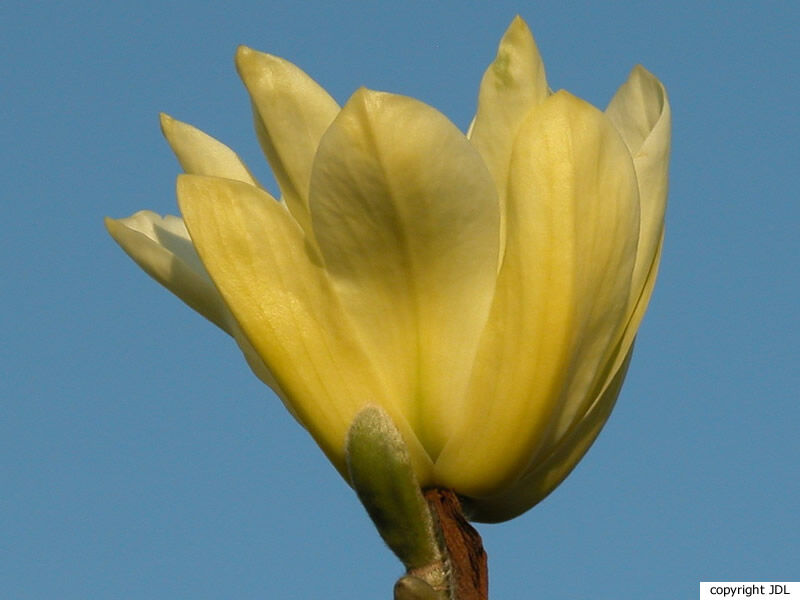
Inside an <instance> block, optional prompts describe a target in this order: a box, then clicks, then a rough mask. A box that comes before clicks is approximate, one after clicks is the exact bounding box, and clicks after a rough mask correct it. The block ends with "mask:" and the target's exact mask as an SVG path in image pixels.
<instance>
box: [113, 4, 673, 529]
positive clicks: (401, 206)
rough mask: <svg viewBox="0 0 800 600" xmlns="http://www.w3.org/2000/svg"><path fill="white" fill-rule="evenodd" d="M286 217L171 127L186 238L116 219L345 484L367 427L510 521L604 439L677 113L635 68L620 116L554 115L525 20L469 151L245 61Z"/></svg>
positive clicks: (427, 114)
mask: <svg viewBox="0 0 800 600" xmlns="http://www.w3.org/2000/svg"><path fill="white" fill-rule="evenodd" d="M236 65H237V68H238V71H239V74H240V75H241V78H242V80H243V81H244V84H245V86H246V87H247V90H248V92H249V94H250V98H251V100H252V105H253V110H254V115H255V128H256V132H257V134H258V139H259V141H260V143H261V146H262V148H263V150H264V153H265V155H266V157H267V160H268V161H269V163H270V165H271V167H272V170H273V172H274V174H275V177H276V179H277V182H278V185H279V187H280V194H281V198H280V200H276V199H275V198H273V197H272V196H271V195H270V194H269V192H267V191H266V190H265V189H264V188H263V187H262V186H260V185H259V183H258V182H257V181H256V180H255V178H254V177H253V176H252V175H251V173H250V171H249V170H248V169H247V167H246V166H245V165H244V164H243V163H242V161H241V160H240V159H239V158H238V157H237V156H236V154H235V153H234V152H233V151H232V150H231V149H229V148H228V147H227V146H225V145H223V144H222V143H220V142H218V141H217V140H215V139H213V138H211V137H209V136H208V135H206V134H205V133H202V132H200V131H199V130H197V129H195V128H194V127H192V126H190V125H187V124H185V123H181V122H179V121H177V120H174V119H172V118H170V117H167V116H162V120H161V126H162V129H163V132H164V135H165V136H166V138H167V141H168V142H169V144H170V146H171V147H172V149H173V150H174V152H175V154H176V155H177V158H178V160H179V162H180V164H181V166H182V167H183V169H184V171H185V172H186V174H184V175H181V176H180V177H179V178H178V183H177V195H178V204H179V206H180V210H181V214H182V215H183V218H182V219H181V218H178V217H173V216H167V217H163V218H162V217H160V216H159V215H157V214H155V213H152V212H139V213H137V214H135V215H133V216H132V217H129V218H126V219H120V220H112V219H107V221H106V225H107V227H108V230H109V232H110V233H111V235H112V236H113V237H114V239H115V240H116V241H117V242H118V243H119V244H120V245H121V246H122V248H123V249H124V250H125V251H126V252H127V253H128V254H129V255H130V256H131V257H132V258H133V259H134V260H135V261H136V262H137V263H138V264H139V265H140V266H141V267H142V268H143V269H144V270H145V271H147V272H148V273H149V274H150V275H151V276H153V277H154V278H155V279H156V280H158V281H159V282H160V283H161V284H162V285H164V286H165V287H167V288H168V289H169V290H170V291H172V292H173V293H174V294H176V295H177V296H178V297H179V298H181V299H182V300H183V301H184V302H186V303H187V304H188V305H189V306H191V307H192V308H194V309H195V310H196V311H198V312H199V313H201V314H202V315H203V316H205V317H206V318H208V319H209V320H210V321H212V322H213V323H215V324H216V325H217V326H219V327H220V328H221V329H223V330H224V331H226V332H227V333H228V334H230V335H231V336H232V337H233V338H234V339H235V340H236V342H237V344H238V345H239V347H240V348H241V349H242V351H243V353H244V355H245V357H246V359H247V361H248V363H249V365H250V366H251V368H252V369H253V371H254V372H255V373H256V375H257V376H258V377H260V378H261V379H262V380H263V381H264V382H265V383H266V384H267V385H269V386H270V387H271V388H272V389H273V390H274V391H275V393H276V394H277V395H278V396H279V397H280V398H281V400H282V401H283V402H284V404H285V405H286V407H287V408H288V409H289V411H291V413H292V414H293V415H294V417H295V418H296V419H297V420H298V421H299V422H300V423H301V424H302V426H303V427H305V428H306V429H307V430H308V432H309V433H310V434H311V435H312V436H313V438H314V439H315V440H316V442H317V443H318V444H319V446H320V447H321V448H322V450H323V451H324V452H325V454H326V455H327V456H328V458H329V459H330V460H331V462H332V463H333V464H334V465H335V466H336V467H337V468H338V469H339V471H340V472H341V473H342V474H343V475H344V476H345V477H347V472H346V468H345V457H344V444H345V438H346V435H347V431H348V427H349V426H350V424H351V422H352V421H353V418H354V416H355V415H356V414H357V413H358V412H359V411H360V410H361V409H363V408H364V407H366V406H368V405H378V406H381V407H382V408H383V409H385V411H386V412H387V413H388V414H389V415H390V416H391V418H392V420H393V421H394V423H395V424H396V426H397V428H398V429H399V431H400V432H401V434H402V437H403V439H404V440H405V443H406V445H407V446H408V449H409V454H410V458H411V463H412V465H413V470H414V473H415V474H416V476H417V479H418V481H419V483H420V485H422V486H425V487H429V486H438V487H444V488H449V489H452V490H454V491H456V492H457V493H458V494H460V495H461V496H462V497H463V498H464V503H465V506H466V509H467V510H468V511H469V514H470V515H471V517H472V518H473V519H475V520H484V521H500V520H505V519H509V518H512V517H514V516H516V515H518V514H520V513H522V512H524V511H525V510H527V509H528V508H530V507H531V506H533V505H534V504H536V503H537V502H538V501H540V500H541V499H542V498H544V497H545V496H546V495H547V494H548V493H549V492H550V491H552V490H553V488H555V487H556V486H557V485H558V484H559V483H560V482H561V481H562V480H563V479H564V477H566V475H567V474H568V473H569V472H570V471H571V469H572V468H573V467H574V466H575V464H576V463H577V462H578V460H579V459H580V458H581V457H582V456H583V454H584V453H585V452H586V450H587V449H588V447H589V446H590V444H591V443H592V442H593V440H594V439H595V437H596V436H597V434H598V432H599V430H600V428H601V427H602V426H603V424H604V422H605V421H606V419H607V418H608V415H609V413H610V411H611V408H612V406H613V404H614V401H615V399H616V397H617V394H618V393H619V390H620V386H621V385H622V380H623V378H624V376H625V371H626V369H627V366H628V362H629V361H630V356H631V349H632V346H633V341H634V337H635V335H636V331H637V328H638V326H639V323H640V321H641V319H642V316H643V313H644V311H645V308H646V306H647V303H648V300H649V298H650V294H651V291H652V289H653V283H654V280H655V276H656V271H657V267H658V261H659V256H660V252H661V243H662V238H663V222H664V209H665V203H666V192H667V163H668V153H669V143H670V111H669V105H668V103H667V98H666V93H665V91H664V88H663V86H662V85H661V83H660V82H659V81H658V80H657V79H656V78H655V77H653V76H652V75H651V74H650V73H648V72H647V71H646V70H645V69H643V68H642V67H636V68H634V69H633V71H632V73H631V75H630V77H629V79H628V81H627V82H626V83H625V84H623V85H622V87H621V88H620V89H619V91H618V92H617V93H616V95H615V96H614V98H613V99H612V100H611V103H610V104H609V106H608V108H607V109H606V111H605V112H602V111H600V110H598V109H596V108H594V107H593V106H591V105H589V104H588V103H586V102H584V101H583V100H580V99H578V98H576V97H575V96H572V95H570V94H569V93H568V92H566V91H559V92H556V93H552V92H551V91H550V89H549V88H548V84H547V81H546V79H545V71H544V66H543V64H542V60H541V58H540V56H539V52H538V50H537V48H536V45H535V43H534V40H533V37H532V36H531V34H530V31H529V30H528V27H527V25H526V24H525V23H524V21H522V19H520V18H516V19H515V20H514V21H513V22H512V24H511V26H510V27H509V29H508V31H507V32H506V34H505V36H504V37H503V39H502V41H501V43H500V46H499V50H498V53H497V57H496V58H495V60H494V62H493V63H492V64H491V65H490V66H489V68H488V69H487V71H486V73H485V75H484V77H483V80H482V82H481V86H480V92H479V97H478V109H477V114H476V115H475V118H474V121H473V123H472V125H471V127H470V129H469V132H468V133H467V134H466V135H465V134H463V133H461V132H460V131H459V130H458V129H457V128H456V127H455V126H454V125H453V124H452V123H451V122H450V121H449V120H448V119H447V118H446V117H444V116H443V115H442V114H441V113H439V112H438V111H436V110H435V109H434V108H431V107H430V106H427V105H425V104H423V103H422V102H419V101H417V100H414V99H412V98H408V97H405V96H399V95H395V94H389V93H384V92H376V91H371V90H367V89H363V88H362V89H359V90H358V91H356V92H355V93H354V94H353V96H352V97H351V98H350V99H349V100H348V101H347V103H346V104H345V105H344V106H343V107H339V106H338V105H337V103H336V102H335V101H334V100H333V99H332V98H331V97H330V96H329V95H328V94H327V93H326V92H325V91H324V90H323V89H322V88H321V87H320V86H318V85H317V84H316V83H315V82H314V81H313V80H312V79H311V78H310V77H308V75H306V74H305V73H304V72H302V71H301V70H300V69H299V68H297V67H296V66H294V65H292V64H291V63H289V62H287V61H285V60H282V59H280V58H277V57H275V56H271V55H268V54H262V53H259V52H256V51H254V50H250V49H248V48H240V49H239V50H238V52H237V55H236Z"/></svg>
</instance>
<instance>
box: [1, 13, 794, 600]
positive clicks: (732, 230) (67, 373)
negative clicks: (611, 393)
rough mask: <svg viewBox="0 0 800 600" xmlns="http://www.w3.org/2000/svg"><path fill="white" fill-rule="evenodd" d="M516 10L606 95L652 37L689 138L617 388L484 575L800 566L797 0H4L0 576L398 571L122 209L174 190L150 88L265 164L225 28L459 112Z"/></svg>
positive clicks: (71, 578)
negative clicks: (136, 241)
mask: <svg viewBox="0 0 800 600" xmlns="http://www.w3.org/2000/svg"><path fill="white" fill-rule="evenodd" d="M515 13H520V14H521V15H522V16H523V17H524V18H525V19H526V20H527V21H528V23H529V25H530V26H531V28H532V30H533V32H534V35H535V36H536V39H537V42H538V44H539V47H540V49H541V52H542V54H543V56H544V59H545V62H546V65H547V72H548V78H549V81H550V83H551V85H552V86H553V87H554V88H562V87H563V88H567V89H569V90H570V91H572V92H574V93H576V94H578V95H580V96H582V97H584V98H586V99H588V100H590V101H591V102H593V103H595V104H598V105H600V106H605V104H606V102H607V101H608V100H609V99H610V97H611V95H612V94H613V92H614V90H615V89H616V87H617V86H618V85H619V84H620V83H622V81H623V80H624V79H625V77H626V76H627V73H628V71H629V69H630V68H631V66H632V65H633V64H634V63H636V62H641V63H642V64H644V65H645V66H646V67H647V68H648V69H650V70H651V71H653V72H654V73H655V74H657V75H658V76H659V77H660V78H661V79H662V80H663V81H664V83H665V84H666V86H667V89H668V91H669V94H670V98H671V102H672V107H673V116H674V132H673V140H674V142H673V159H672V173H671V197H670V205H669V212H668V223H667V226H668V233H667V240H666V246H665V250H664V257H663V262H662V271H661V276H660V280H659V282H658V286H657V288H656V292H655V295H654V298H653V301H652V303H651V307H650V311H649V313H648V315H647V317H646V319H645V321H644V324H643V326H642V329H641V333H640V337H639V341H638V345H637V351H636V355H635V358H634V361H633V364H632V367H631V370H630V374H629V376H628V380H627V383H626V385H625V388H624V390H623V393H622V395H621V397H620V400H619V402H618V405H617V408H616V410H615V412H614V414H613V415H612V418H611V420H610V422H609V423H608V425H607V427H606V429H605V430H604V432H603V433H602V435H601V437H600V439H599V440H598V442H597V443H596V445H595V446H594V447H593V449H592V450H591V451H590V453H589V454H588V456H587V457H586V459H585V460H584V461H583V462H582V463H581V465H580V466H579V467H578V468H577V469H576V471H575V472H574V473H573V474H572V475H571V477H570V478H569V479H568V480H567V481H566V482H565V483H564V484H563V485H562V486H561V487H560V488H559V489H558V490H557V491H556V492H555V493H554V494H552V495H551V496H550V497H549V498H548V499H547V500H546V501H544V502H543V503H542V504H541V505H539V506H538V507H537V508H535V509H534V510H532V511H530V512H529V513H527V514H526V515H524V516H523V517H521V518H518V519H516V520H514V521H512V522H509V523H506V524H501V525H491V526H480V532H481V533H482V535H483V538H484V542H485V545H486V547H487V549H488V552H489V557H490V574H491V588H492V592H493V595H494V598H498V599H506V598H509V599H510V598H520V599H527V598H543V599H544V598H546V599H576V598H578V599H580V598H593V599H599V600H602V599H605V598H608V599H612V598H613V599H617V598H654V599H666V600H670V599H675V598H694V597H696V596H697V593H698V592H697V589H698V581H700V580H795V581H796V580H800V566H798V565H799V564H800V563H798V557H800V536H799V535H798V532H799V531H800V522H799V521H800V517H799V516H798V497H799V496H800V484H799V483H798V481H800V477H798V459H799V458H800V407H799V406H798V396H799V394H798V389H800V377H798V373H799V370H798V365H797V363H798V357H799V354H800V353H798V333H800V327H798V325H799V323H798V316H797V315H798V295H799V294H798V292H800V284H799V282H798V258H799V256H800V251H799V250H800V248H799V245H800V244H799V241H798V239H799V238H800V200H799V199H798V186H797V177H798V167H800V152H799V151H798V140H800V127H799V125H800V117H799V116H798V115H800V111H798V104H799V103H800V87H799V86H798V80H800V73H799V71H800V60H799V59H800V45H799V42H798V40H799V39H800V37H799V36H798V31H800V4H798V3H796V2H756V1H753V2H734V1H731V2H667V3H663V2H658V3H656V2H652V3H640V2H627V3H626V2H596V3H581V2H552V3H541V2H507V1H500V2H493V3H489V2H392V3H388V2H386V3H378V2H375V3H357V2H353V3H350V4H345V3H340V2H336V3H334V2H330V3H328V2H324V3H323V2H296V3H290V2H285V3H277V2H270V1H260V2H228V3H222V2H219V3H212V2H194V3H192V2H166V1H165V2H149V1H145V2H138V3H133V2H131V3H114V2H107V3H95V2H77V1H76V2H63V3H59V2H49V3H38V2H28V3H20V2H10V3H9V2H6V3H4V4H3V6H2V8H0V49H1V51H2V60H0V128H2V129H1V131H0V140H1V143H0V165H1V166H0V168H1V169H2V173H3V180H4V185H3V191H2V196H1V197H2V207H3V210H2V214H3V220H4V223H5V226H4V228H3V229H4V231H3V234H2V236H0V261H2V264H1V265H0V267H1V268H0V277H2V285H1V286H0V294H1V295H0V303H1V305H2V310H0V319H2V345H0V365H2V375H1V376H0V482H1V486H2V487H0V597H2V598H9V599H17V598H20V599H22V598H24V599H48V600H49V599H52V598H59V599H62V600H68V599H69V600H71V599H86V598H114V599H139V598H154V599H161V598H164V599H166V598H169V599H175V598H192V599H217V598H218V599H227V598H237V599H251V598H252V599H256V598H259V599H260V598H298V599H316V598H325V599H329V600H335V599H345V598H347V599H349V598H390V597H391V586H392V584H393V582H394V580H395V578H396V577H397V576H399V575H400V573H401V571H402V569H401V567H400V564H399V563H398V562H397V561H396V559H395V558H394V557H393V556H392V555H391V553H390V552H389V551H388V550H386V549H385V548H384V547H383V546H382V543H381V541H380V540H379V538H378V536H377V534H376V533H375V532H374V530H373V528H372V525H371V523H370V522H369V521H368V519H367V517H366V515H365V513H364V512H363V509H362V507H361V506H360V504H359V503H358V501H357V500H356V498H355V496H354V494H353V493H352V492H351V491H350V489H349V488H348V487H347V486H346V485H345V484H344V482H343V481H342V480H340V478H339V477H338V475H337V474H336V473H335V472H334V470H333V469H332V468H331V467H330V466H329V464H328V463H327V462H326V460H325V459H324V458H323V456H322V454H321V452H319V450H318V449H317V448H316V446H315V445H314V444H313V442H312V441H311V439H310V438H309V437H308V436H307V435H306V434H305V432H304V431H303V430H301V429H300V427H299V426H297V425H296V424H295V423H294V421H293V420H292V419H291V418H290V417H289V415H288V414H287V413H286V411H285V410H284V409H283V407H282V406H281V405H280V404H279V402H278V401H277V400H276V399H275V398H274V396H272V394H271V393H270V392H269V390H267V389H266V388H264V387H263V386H262V385H261V384H260V383H259V382H258V381H257V380H256V379H255V378H254V377H253V376H252V375H251V374H250V372H249V371H248V369H247V367H246V366H245V364H244V361H243V360H242V359H241V357H240V354H239V353H238V351H237V350H236V348H235V347H234V345H233V343H232V342H231V341H230V340H229V339H228V338H227V337H226V336H225V335H223V334H222V333H220V332H219V331H218V330H216V328H214V327H213V326H212V325H210V324H209V323H207V322H205V321H204V320H203V319H202V318H201V317H199V316H198V315H196V314H194V313H193V312H192V311H190V310H189V309H188V308H186V307H184V306H183V305H182V304H181V303H180V302H179V301H178V300H176V299H175V298H174V297H172V296H171V295H170V294H169V293H167V292H166V291H164V290H162V289H161V288H160V287H159V286H158V285H157V284H155V283H154V282H152V281H151V280H149V279H148V278H147V276H145V275H144V274H143V273H142V272H140V271H139V269H138V268H137V267H136V266H135V265H134V264H133V263H132V262H131V261H130V260H129V259H128V258H127V257H126V256H125V255H124V254H123V253H122V252H121V251H120V250H119V249H118V248H117V247H116V246H115V244H114V243H113V242H112V241H111V239H110V238H109V237H108V236H107V235H106V233H105V230H104V229H103V226H102V217H103V216H104V215H111V216H115V217H121V216H126V215H128V214H130V213H132V212H134V211H136V210H139V209H141V208H150V209H153V210H156V211H158V212H162V213H168V212H173V213H174V212H175V210H176V206H175V199H174V192H173V190H174V178H175V175H176V174H177V172H178V165H177V163H176V161H175V159H174V158H173V157H172V155H171V153H170V151H169V149H168V147H167V145H166V143H164V142H163V140H162V139H161V136H160V133H159V130H158V119H157V115H158V112H159V111H165V112H168V113H170V114H172V115H173V116H175V117H176V118H179V119H182V120H185V121H188V122H190V123H193V124H195V125H197V126H199V127H201V128H203V129H204V130H206V131H207V132H209V133H211V134H213V135H215V136H217V137H218V138H220V139H222V140H223V141H225V142H226V143H228V144H229V145H231V146H232V147H234V148H235V149H237V150H238V151H239V152H240V154H241V155H242V156H243V158H244V159H245V160H246V162H247V163H249V164H250V166H251V167H252V168H253V169H254V171H255V172H256V175H257V176H258V177H259V178H260V179H261V180H262V181H265V182H270V181H271V180H270V178H269V176H268V175H267V173H268V169H267V166H266V164H265V162H264V161H263V160H262V159H261V156H260V152H259V149H258V145H257V142H256V140H255V136H254V134H253V133H252V131H251V117H250V109H249V103H248V100H247V97H246V94H245V91H244V89H243V86H242V85H241V83H240V81H239V80H238V77H237V75H236V73H235V71H234V68H233V53H234V50H235V48H236V46H237V44H240V43H244V44H247V45H250V46H252V47H255V48H257V49H260V50H264V51H269V52H271V53H274V54H278V55H280V56H284V57H286V58H288V59H290V60H292V61H293V62H295V63H296V64H298V65H300V66H301V67H302V68H304V69H305V70H306V71H307V72H309V73H310V74H311V75H312V76H313V77H315V78H316V79H317V80H318V81H319V82H320V83H321V84H322V85H324V86H325V87H326V88H327V89H328V90H329V91H330V92H331V93H332V94H333V95H334V97H336V98H337V99H338V100H339V101H340V102H343V101H345V100H346V99H347V97H348V96H349V94H350V93H352V91H354V90H355V89H356V88H357V87H358V86H361V85H366V86H368V87H371V88H376V89H383V90H389V91H393V92H399V93H404V94H408V95H411V96H415V97H418V98H420V99H422V100H424V101H426V102H428V103H430V104H432V105H434V106H436V107H437V108H439V109H440V110H441V111H443V112H444V113H445V114H447V115H448V116H449V117H450V118H451V119H452V120H453V121H454V122H455V123H456V124H457V125H459V126H461V127H466V125H467V124H468V123H469V120H470V118H471V115H472V112H473V110H474V108H475V98H476V92H477V85H478V82H479V80H480V77H481V74H482V72H483V70H484V68H485V67H486V65H487V64H488V63H489V62H490V61H491V59H492V58H493V56H494V53H495V48H496V44H497V42H498V40H499V39H500V36H501V35H502V33H503V31H504V30H505V28H506V26H507V25H508V23H509V22H510V20H511V18H512V17H513V16H514V14H515ZM273 189H274V188H273Z"/></svg>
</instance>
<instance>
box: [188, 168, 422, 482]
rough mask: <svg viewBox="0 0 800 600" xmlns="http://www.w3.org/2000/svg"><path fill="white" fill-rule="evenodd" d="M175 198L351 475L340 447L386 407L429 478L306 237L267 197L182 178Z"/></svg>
mask: <svg viewBox="0 0 800 600" xmlns="http://www.w3.org/2000/svg"><path fill="white" fill-rule="evenodd" d="M178 200H179V204H180V207H181V212H182V213H183V216H184V219H185V220H186V223H187V226H188V228H189V231H190V233H191V235H192V240H193V241H194V243H195V246H196V248H197V250H198V253H199V255H200V257H201V258H202V260H203V263H204V265H205V266H206V268H207V269H208V272H209V273H210V275H211V277H212V278H213V280H214V282H215V283H216V285H217V287H218V288H219V290H220V292H221V294H222V296H223V298H224V299H225V302H226V303H227V305H228V307H229V308H230V310H231V312H232V313H233V315H234V316H235V318H236V320H237V322H238V324H239V326H240V327H241V330H242V332H243V333H244V335H245V336H246V337H247V339H248V340H249V342H250V344H252V346H253V348H254V350H255V351H256V352H257V353H258V356H259V357H260V358H261V359H262V360H263V362H264V363H265V364H266V365H267V366H268V367H269V369H270V371H271V373H272V374H273V375H274V377H275V379H276V381H277V384H278V385H279V386H280V389H281V390H282V392H283V397H282V399H283V400H284V401H286V402H287V405H288V407H289V409H290V410H291V411H292V412H293V414H294V415H295V416H296V417H297V419H298V420H299V421H300V423H301V424H303V426H304V427H306V429H308V431H309V432H310V433H311V435H312V436H313V437H314V439H315V440H316V441H317V443H318V444H319V445H320V447H321V448H322V449H323V451H324V452H325V453H326V454H327V455H328V457H329V458H330V459H331V461H332V462H333V463H334V465H335V466H336V467H337V468H338V469H339V470H340V472H342V473H343V475H344V476H345V477H346V469H345V466H344V456H343V453H344V441H345V435H346V432H347V428H348V427H349V425H350V423H351V421H352V419H353V418H354V416H355V414H356V413H357V412H358V411H359V410H360V409H361V408H363V407H364V406H366V405H367V404H370V403H379V404H381V405H382V406H383V407H384V408H386V410H387V411H388V412H389V413H390V415H391V416H392V419H393V420H394V421H395V423H396V424H397V425H398V427H399V428H400V430H401V432H402V433H403V435H404V438H405V439H406V440H407V442H408V443H409V445H410V451H411V454H412V460H413V461H414V463H415V469H416V471H417V473H418V474H420V475H421V479H422V480H426V481H428V480H429V475H428V472H429V470H430V468H429V466H427V467H426V464H428V465H429V461H428V459H427V457H426V456H425V455H424V451H422V449H421V447H420V446H419V444H418V442H416V440H415V439H414V436H413V433H411V431H410V428H409V426H408V424H407V423H406V422H405V420H404V419H403V416H402V414H401V413H400V412H399V411H398V410H397V409H396V407H394V406H392V404H391V402H387V401H385V400H384V395H385V394H384V393H383V389H382V387H381V385H380V383H379V382H378V381H377V379H376V377H375V375H374V373H373V372H372V363H371V360H370V357H369V356H367V355H366V354H365V353H364V352H363V350H362V349H361V348H360V347H359V345H358V343H357V340H355V339H354V336H353V335H352V330H351V327H350V325H349V323H348V321H347V318H346V317H345V315H344V314H343V313H342V311H341V309H340V304H339V302H338V300H337V298H336V297H335V295H334V293H333V290H332V289H331V287H330V286H329V285H328V281H327V279H326V277H325V274H324V272H323V270H322V268H321V266H320V264H319V259H318V258H317V257H315V256H314V255H313V254H309V247H308V245H307V244H305V240H304V236H303V232H302V230H301V229H300V227H299V226H298V224H297V223H296V222H295V221H294V220H293V219H292V218H291V216H290V215H289V214H288V213H287V212H286V211H285V210H284V209H283V208H282V206H281V205H280V204H279V203H278V202H277V201H276V200H275V199H273V198H272V197H271V196H269V195H268V194H267V193H266V192H264V191H263V190H261V189H258V188H255V187H253V186H250V185H246V184H244V183H241V182H236V181H232V180H228V179H217V178H209V177H199V176H191V175H184V176H181V177H180V178H179V180H178Z"/></svg>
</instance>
